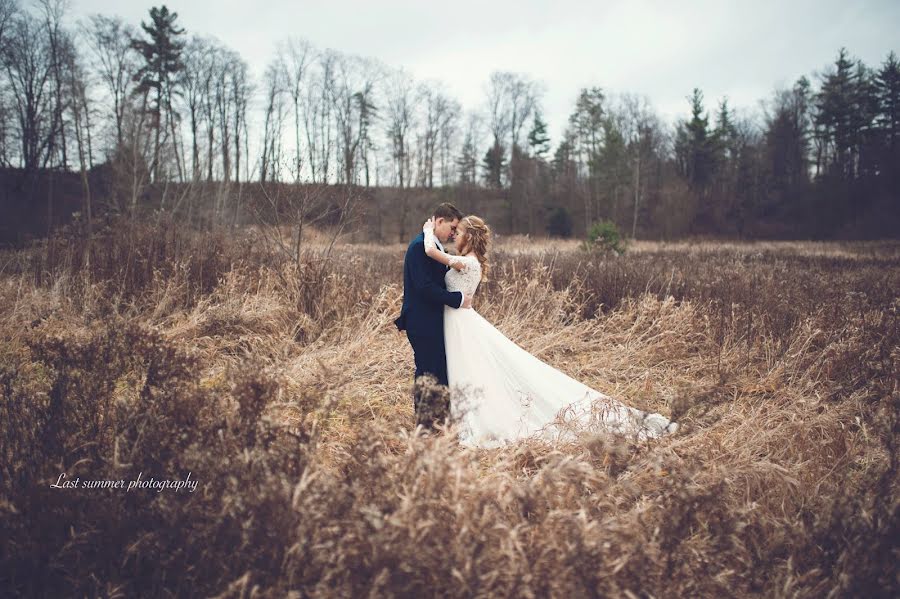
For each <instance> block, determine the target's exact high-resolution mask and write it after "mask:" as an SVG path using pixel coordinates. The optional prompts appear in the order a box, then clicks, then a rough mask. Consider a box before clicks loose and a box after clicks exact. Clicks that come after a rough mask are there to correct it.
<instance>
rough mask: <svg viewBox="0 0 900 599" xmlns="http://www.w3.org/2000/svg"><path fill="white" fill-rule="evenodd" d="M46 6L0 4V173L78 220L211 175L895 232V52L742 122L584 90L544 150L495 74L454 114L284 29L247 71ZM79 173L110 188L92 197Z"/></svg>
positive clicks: (203, 47)
mask: <svg viewBox="0 0 900 599" xmlns="http://www.w3.org/2000/svg"><path fill="white" fill-rule="evenodd" d="M66 10H67V3H66V2H65V0H36V1H35V2H33V3H31V4H29V5H27V6H26V5H20V4H19V3H18V2H17V0H0V61H2V69H0V166H2V167H4V168H6V169H15V170H16V171H17V172H20V173H21V174H22V176H23V177H26V178H28V177H46V176H47V175H48V173H54V172H57V173H58V172H69V173H78V174H79V175H80V176H81V181H82V186H83V196H84V198H83V204H84V212H85V214H86V217H87V219H88V221H90V219H91V215H92V212H94V211H96V210H109V211H115V212H123V211H128V210H132V211H134V210H135V208H136V207H137V206H138V204H139V203H140V202H141V201H142V198H144V197H145V195H146V194H145V192H146V190H147V189H148V188H153V187H159V186H161V185H162V186H168V185H172V186H173V189H179V190H181V191H180V192H179V193H180V196H179V198H180V199H183V198H184V197H188V198H190V197H191V195H192V194H193V193H194V192H195V190H196V189H199V188H200V187H201V186H203V185H207V186H209V185H214V186H216V187H217V189H219V190H220V191H219V192H218V193H216V194H215V196H214V197H215V204H216V205H215V207H214V209H215V211H216V212H217V213H222V214H225V213H226V212H227V211H228V210H229V206H230V205H231V204H233V203H234V202H240V201H241V200H240V198H241V195H240V191H237V190H239V189H241V186H242V184H244V183H247V182H254V183H257V184H263V185H265V184H267V183H277V184H283V183H288V184H298V185H309V184H317V185H344V186H360V187H380V188H383V187H390V188H397V189H398V194H399V193H400V191H402V190H415V189H434V188H441V189H445V190H451V191H452V194H455V195H456V196H458V197H461V198H465V197H468V196H471V195H472V194H479V195H480V196H489V197H491V198H494V199H495V200H496V201H497V202H500V203H502V205H503V206H504V211H503V214H504V218H503V219H502V220H503V221H504V222H502V223H498V224H499V225H500V226H501V227H502V229H503V230H504V231H506V232H518V233H527V234H532V235H543V234H551V235H557V236H572V235H584V234H585V233H586V232H587V231H588V230H589V229H590V227H591V226H592V225H593V224H594V223H596V222H598V221H611V222H613V223H615V224H616V225H617V226H618V227H619V228H620V229H622V230H623V231H625V232H627V233H628V234H630V235H631V236H632V237H673V236H680V235H685V234H698V233H699V234H714V235H725V236H741V237H745V236H749V237H767V236H768V237H778V236H784V237H792V236H804V237H808V236H816V237H828V236H834V235H842V234H850V235H859V236H867V235H868V236H873V235H874V236H894V235H895V231H896V224H898V223H897V218H898V217H897V214H898V213H900V200H898V196H900V193H898V175H897V173H898V167H900V151H898V148H897V128H898V108H897V107H898V103H900V65H898V61H897V57H896V55H895V53H894V52H891V53H889V54H888V55H887V56H886V58H885V59H884V61H883V63H882V64H880V65H878V66H875V67H870V66H868V65H866V64H864V63H863V62H862V61H861V60H858V59H854V58H853V57H852V56H851V55H850V53H849V52H848V50H847V49H845V48H841V49H840V50H839V52H838V53H837V56H836V58H835V59H834V60H833V61H832V62H831V63H829V64H828V66H827V67H826V68H825V69H824V70H823V72H821V73H820V74H818V75H816V76H814V77H807V76H801V77H799V78H798V79H797V80H796V82H795V83H794V84H793V85H791V86H790V87H789V88H787V89H776V90H775V91H773V93H772V95H771V97H769V98H767V99H765V100H764V101H763V102H762V103H761V104H762V105H763V106H764V109H763V110H762V112H761V114H747V113H744V112H740V111H737V110H735V109H734V108H733V107H732V106H730V105H729V102H728V99H727V98H721V99H719V100H718V102H717V103H716V105H715V106H714V107H713V108H712V114H711V113H710V112H711V111H710V108H709V107H708V106H707V102H706V99H705V98H704V95H703V92H702V91H701V90H699V89H694V90H693V91H692V93H691V94H690V95H688V96H687V97H686V103H685V116H684V117H683V118H681V119H679V120H678V122H677V123H675V125H674V126H669V125H667V124H666V123H664V122H663V120H662V119H661V118H660V117H659V115H658V114H657V113H656V112H655V110H654V109H653V107H652V105H651V103H650V100H649V99H648V98H646V97H641V96H638V95H634V94H629V93H614V92H611V91H610V90H607V89H605V88H602V87H599V86H595V87H590V88H585V89H582V90H580V91H579V93H578V94H577V100H576V101H575V104H574V106H573V108H572V111H571V114H570V116H569V117H568V120H567V122H566V127H565V130H564V133H563V135H562V138H561V139H558V140H552V139H551V138H550V136H549V134H548V124H547V122H546V120H545V118H544V111H543V109H542V104H543V95H544V92H545V90H544V85H543V83H542V82H540V81H538V80H535V79H533V78H532V77H530V76H529V75H527V74H523V73H513V72H501V71H497V72H494V73H493V74H492V75H491V76H490V78H489V80H488V81H487V82H486V85H485V94H484V101H483V105H482V106H480V107H476V108H470V109H464V108H463V107H462V105H461V104H460V102H459V101H458V100H457V99H455V98H454V97H453V96H452V94H450V93H449V92H448V91H447V89H446V88H445V87H444V86H443V85H442V84H441V83H440V82H439V81H434V80H428V81H416V80H415V78H413V77H412V76H411V75H410V74H409V73H408V72H406V71H405V70H403V69H397V68H391V67H389V66H387V65H384V64H382V63H381V62H379V61H377V60H374V59H371V58H366V57H361V56H355V55H349V54H345V53H341V52H339V51H336V50H331V49H324V50H323V49H319V48H316V47H315V46H314V45H312V44H311V43H309V42H308V41H306V40H304V39H302V38H299V37H292V38H289V39H285V40H282V41H281V42H279V43H278V44H277V46H276V51H275V53H274V56H273V57H272V59H271V60H270V62H269V63H268V65H267V66H266V68H265V71H264V72H263V74H262V76H261V77H260V78H259V79H258V80H254V77H253V75H252V73H251V70H250V68H249V65H248V64H247V62H246V61H245V60H244V59H243V58H242V57H241V56H240V54H239V53H237V52H235V51H234V50H232V49H230V48H228V47H227V46H225V45H224V44H223V43H222V42H220V41H219V40H217V39H216V38H214V37H211V36H206V35H202V34H197V33H189V32H187V31H186V30H185V29H184V28H183V27H181V26H180V25H179V22H178V15H177V13H175V12H172V11H170V10H169V9H168V8H167V7H166V6H164V5H163V6H160V7H153V8H151V9H149V13H148V18H147V19H146V20H144V21H142V22H141V23H140V24H139V26H135V25H133V24H131V23H127V22H125V21H123V20H122V19H121V18H119V17H115V16H106V15H93V16H91V17H89V18H87V19H84V20H82V21H80V22H78V23H77V24H74V25H70V24H68V20H67V19H68V15H67V14H66ZM97 173H102V174H103V175H104V177H105V178H106V179H105V180H107V181H112V183H111V184H109V185H107V186H105V187H104V191H103V193H96V190H92V188H91V186H92V181H96V176H95V175H96V174H97ZM405 193H406V194H407V195H408V192H405ZM94 196H97V197H94ZM180 199H179V201H178V202H176V203H175V205H174V206H172V207H171V208H173V209H177V208H178V207H179V206H180V205H181V201H180ZM400 203H401V202H399V201H398V208H397V210H401V207H400V206H399V204H400ZM186 205H190V202H187V203H186ZM35 208H36V207H35ZM48 210H51V211H52V206H51V205H49V204H48ZM388 212H390V209H388ZM404 218H405V216H404Z"/></svg>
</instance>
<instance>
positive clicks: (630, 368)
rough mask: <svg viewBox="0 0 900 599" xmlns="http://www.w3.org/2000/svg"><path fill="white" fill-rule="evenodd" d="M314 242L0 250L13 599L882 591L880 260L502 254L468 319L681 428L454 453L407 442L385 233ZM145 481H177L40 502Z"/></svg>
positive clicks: (886, 590) (0, 404)
mask: <svg viewBox="0 0 900 599" xmlns="http://www.w3.org/2000/svg"><path fill="white" fill-rule="evenodd" d="M310 238H311V239H312V243H310V244H309V245H307V246H306V247H305V249H304V250H303V253H302V255H301V260H300V263H299V265H298V264H296V263H294V262H292V261H291V260H289V259H285V258H284V257H282V256H279V255H278V254H276V253H274V252H272V251H269V250H268V249H267V248H266V246H265V244H263V243H262V241H261V240H260V237H259V236H258V235H257V233H256V232H254V231H253V230H249V229H248V230H244V231H239V232H233V231H231V232H229V231H222V232H214V233H198V232H192V231H186V230H184V229H182V228H181V227H180V226H178V224H177V223H167V224H166V225H165V226H161V227H158V228H153V227H149V226H146V225H138V226H136V227H134V228H132V227H131V226H129V225H125V224H122V225H121V226H118V227H117V228H116V230H106V231H104V232H102V233H101V237H100V238H99V239H98V241H97V242H96V243H95V245H94V246H93V247H92V248H91V249H90V251H87V250H86V248H85V247H84V243H83V241H81V240H80V239H78V238H77V237H75V236H67V235H66V234H65V233H62V234H60V235H59V236H57V237H55V238H53V239H52V240H50V241H49V242H48V243H46V244H45V245H42V246H35V247H32V248H29V249H25V250H19V251H6V252H3V253H0V331H2V335H0V588H2V589H4V593H9V594H10V595H13V596H92V597H93V596H104V597H132V596H148V597H164V596H179V597H181V596H184V597H192V596H218V597H286V596H290V597H332V596H340V597H351V596H352V597H357V596H370V597H427V596H465V597H471V596H479V597H498V596H499V597H545V596H553V597H584V596H592V597H747V596H753V597H880V596H884V597H889V596H898V594H900V578H898V576H900V574H898V572H900V570H898V566H897V564H898V563H900V550H898V539H900V528H898V523H900V507H898V506H900V493H898V483H900V476H898V445H897V443H898V439H900V436H898V432H900V424H898V412H900V388H898V381H900V314H898V311H900V244H898V243H896V242H881V243H836V242H835V243H811V242H791V243H717V242H700V243H696V244H692V243H687V242H683V243H651V242H637V243H634V244H632V246H631V248H630V249H629V251H628V252H627V253H626V254H625V255H623V256H621V257H608V256H604V255H601V254H596V253H590V252H586V251H584V250H582V249H580V248H579V246H578V244H577V242H557V241H546V240H529V239H525V238H515V239H500V240H498V243H497V244H496V247H495V251H494V252H493V254H492V256H491V261H492V271H491V274H492V276H491V280H490V281H489V282H488V283H486V284H485V285H484V286H483V288H482V289H481V290H480V291H479V297H476V300H475V308H476V309H477V310H478V311H479V312H480V313H481V314H483V315H484V316H485V317H486V318H487V319H489V320H490V321H492V322H493V323H494V324H495V325H496V326H497V327H498V328H499V329H500V330H502V331H503V332H504V333H505V334H506V335H507V336H509V337H510V338H511V339H513V340H514V341H516V342H517V343H518V344H520V345H521V346H522V347H524V348H525V349H526V350H528V351H530V352H532V353H534V354H535V355H537V356H538V357H540V358H541V359H542V360H544V361H546V362H548V363H550V364H552V365H553V366H555V367H557V368H560V369H562V370H564V371H565V372H567V373H568V374H570V375H572V376H574V377H576V378H578V379H580V380H582V381H584V382H585V383H587V384H588V385H590V386H591V387H593V388H595V389H599V390H602V391H604V392H606V393H608V394H610V395H613V396H615V397H618V398H620V399H621V400H623V401H624V402H625V403H628V404H630V405H634V406H636V407H640V408H643V409H649V410H652V411H658V412H661V413H663V414H665V415H667V416H671V417H673V418H674V419H675V420H677V421H678V422H680V423H681V424H682V428H681V430H680V431H679V432H678V433H677V434H675V435H672V436H670V437H666V438H663V439H660V440H654V441H648V442H645V443H635V442H632V441H629V440H628V439H624V438H617V437H613V436H609V435H605V434H602V433H598V432H591V431H585V432H584V433H583V434H582V435H580V437H579V438H578V440H577V441H575V442H571V443H567V444H560V445H557V446H548V445H538V444H530V443H522V444H519V445H517V446H514V447H509V448H504V449H496V450H478V451H476V450H468V449H464V448H461V447H459V446H458V445H457V444H456V443H455V442H454V440H453V436H452V434H451V433H452V431H450V432H448V433H447V434H440V435H432V436H423V435H420V434H416V433H415V431H414V430H413V426H412V425H413V412H412V398H411V394H410V390H411V383H412V371H413V360H412V352H411V350H410V348H409V344H408V343H407V341H406V338H405V336H403V335H401V334H400V333H398V332H397V331H396V329H395V328H394V326H393V323H392V320H393V319H394V318H395V317H396V315H397V314H398V313H399V309H400V304H401V294H402V276H401V271H402V260H403V251H404V249H405V248H404V247H403V246H401V245H388V246H376V245H349V244H342V243H339V244H337V245H335V246H334V247H333V248H331V249H330V250H329V248H328V246H327V245H326V244H325V242H324V241H325V236H322V237H321V238H320V239H319V240H317V239H315V236H311V237H310ZM139 472H142V473H143V476H144V477H145V478H146V477H149V476H154V477H156V478H157V479H179V478H182V479H183V478H184V477H185V475H186V474H187V473H188V472H190V473H191V476H192V478H193V479H195V480H196V481H197V487H196V490H195V491H194V492H190V493H189V492H187V491H185V490H181V491H178V492H176V491H174V490H171V489H163V490H161V491H155V490H150V489H137V490H131V491H127V492H126V491H124V490H121V489H61V488H54V487H53V486H52V485H53V484H54V482H56V481H58V479H59V476H60V474H61V473H66V475H67V477H68V478H69V479H75V478H76V477H80V478H81V479H85V480H101V479H102V480H125V481H128V480H130V479H133V478H134V477H136V476H137V475H138V473H139Z"/></svg>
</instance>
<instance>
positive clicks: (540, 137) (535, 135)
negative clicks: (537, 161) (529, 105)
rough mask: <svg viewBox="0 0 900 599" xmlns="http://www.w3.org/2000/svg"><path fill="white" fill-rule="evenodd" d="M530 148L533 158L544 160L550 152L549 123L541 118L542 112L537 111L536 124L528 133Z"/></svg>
mask: <svg viewBox="0 0 900 599" xmlns="http://www.w3.org/2000/svg"><path fill="white" fill-rule="evenodd" d="M528 146H529V147H530V148H531V154H532V156H537V157H538V158H543V157H544V155H545V154H547V152H549V151H550V136H549V135H548V134H547V123H545V122H544V120H543V118H542V117H541V112H540V111H539V110H538V111H535V113H534V122H533V124H532V126H531V131H530V132H529V133H528Z"/></svg>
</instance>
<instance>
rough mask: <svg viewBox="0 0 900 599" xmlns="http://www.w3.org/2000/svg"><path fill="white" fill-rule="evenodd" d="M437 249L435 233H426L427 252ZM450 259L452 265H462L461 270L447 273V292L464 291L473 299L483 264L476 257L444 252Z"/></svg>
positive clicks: (429, 231) (445, 280)
mask: <svg viewBox="0 0 900 599" xmlns="http://www.w3.org/2000/svg"><path fill="white" fill-rule="evenodd" d="M434 248H437V244H435V242H434V232H433V231H431V230H426V231H425V250H426V251H428V250H429V249H434ZM444 254H446V255H447V257H448V258H450V264H451V265H453V264H462V265H463V267H462V269H461V270H459V271H457V270H456V269H454V268H451V269H450V270H448V271H447V274H446V276H445V278H444V282H445V283H446V285H447V291H462V292H463V294H464V295H465V296H466V297H472V295H473V294H474V293H475V289H476V288H477V287H478V283H480V282H481V263H480V262H479V261H478V258H476V257H475V256H454V255H453V254H448V253H447V252H444Z"/></svg>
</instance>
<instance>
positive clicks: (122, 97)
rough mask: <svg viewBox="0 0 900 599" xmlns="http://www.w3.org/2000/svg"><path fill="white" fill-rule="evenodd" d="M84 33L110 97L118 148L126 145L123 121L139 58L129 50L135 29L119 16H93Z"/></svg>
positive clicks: (96, 67) (132, 50) (131, 49)
mask: <svg viewBox="0 0 900 599" xmlns="http://www.w3.org/2000/svg"><path fill="white" fill-rule="evenodd" d="M85 30H86V33H87V35H86V39H87V45H88V47H89V48H90V50H91V51H92V53H93V56H94V61H95V64H94V68H95V69H96V71H97V72H98V73H99V75H100V79H101V80H102V81H103V83H104V85H105V86H106V91H107V92H108V93H109V95H110V97H111V98H112V113H113V119H114V120H115V128H116V145H117V146H121V145H124V143H125V132H124V129H123V121H124V120H125V111H126V103H127V102H128V98H129V94H130V92H131V86H132V75H133V74H134V73H135V72H137V69H138V63H137V58H138V56H137V54H136V53H135V51H134V49H133V48H132V47H131V39H132V38H133V37H134V28H133V27H132V26H131V25H129V24H128V23H125V22H124V21H122V19H121V18H119V17H107V16H104V15H93V16H91V17H90V19H89V21H88V24H87V26H86V28H85Z"/></svg>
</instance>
